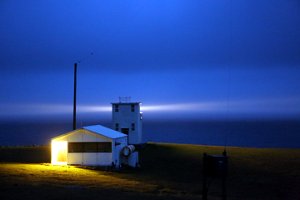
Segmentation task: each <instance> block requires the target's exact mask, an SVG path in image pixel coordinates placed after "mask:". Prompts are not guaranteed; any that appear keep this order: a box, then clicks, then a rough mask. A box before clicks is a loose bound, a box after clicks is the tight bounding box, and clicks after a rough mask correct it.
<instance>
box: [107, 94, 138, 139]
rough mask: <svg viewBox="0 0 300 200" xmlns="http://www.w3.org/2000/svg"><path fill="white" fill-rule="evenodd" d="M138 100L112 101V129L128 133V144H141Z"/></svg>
mask: <svg viewBox="0 0 300 200" xmlns="http://www.w3.org/2000/svg"><path fill="white" fill-rule="evenodd" d="M140 104H141V103H140V102H127V101H126V102H122V101H121V99H120V101H119V102H118V103H112V121H113V129H115V130H116V131H119V132H122V133H124V134H126V135H128V144H142V143H143V139H142V113H141V111H140Z"/></svg>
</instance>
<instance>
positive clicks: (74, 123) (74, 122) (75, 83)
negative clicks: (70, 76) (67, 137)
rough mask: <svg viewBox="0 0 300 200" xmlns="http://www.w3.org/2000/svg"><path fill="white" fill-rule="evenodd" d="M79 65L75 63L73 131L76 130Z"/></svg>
mask: <svg viewBox="0 0 300 200" xmlns="http://www.w3.org/2000/svg"><path fill="white" fill-rule="evenodd" d="M76 90H77V63H74V98H73V130H76Z"/></svg>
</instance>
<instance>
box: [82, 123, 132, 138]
mask: <svg viewBox="0 0 300 200" xmlns="http://www.w3.org/2000/svg"><path fill="white" fill-rule="evenodd" d="M82 128H83V129H85V130H88V131H91V132H93V133H96V134H99V135H103V136H105V137H108V138H112V139H115V138H121V137H127V135H125V134H124V133H121V132H118V131H115V130H113V129H110V128H106V127H104V126H101V125H92V126H84V127H82Z"/></svg>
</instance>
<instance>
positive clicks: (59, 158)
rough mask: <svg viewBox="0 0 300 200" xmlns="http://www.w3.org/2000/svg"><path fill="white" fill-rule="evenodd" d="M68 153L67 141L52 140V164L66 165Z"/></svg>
mask: <svg viewBox="0 0 300 200" xmlns="http://www.w3.org/2000/svg"><path fill="white" fill-rule="evenodd" d="M67 155H68V142H67V141H52V142H51V164H52V165H66V164H67Z"/></svg>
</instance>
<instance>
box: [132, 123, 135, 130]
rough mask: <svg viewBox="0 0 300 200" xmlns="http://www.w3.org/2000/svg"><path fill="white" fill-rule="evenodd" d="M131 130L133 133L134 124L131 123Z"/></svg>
mask: <svg viewBox="0 0 300 200" xmlns="http://www.w3.org/2000/svg"><path fill="white" fill-rule="evenodd" d="M131 130H132V131H134V130H135V124H134V123H131Z"/></svg>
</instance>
